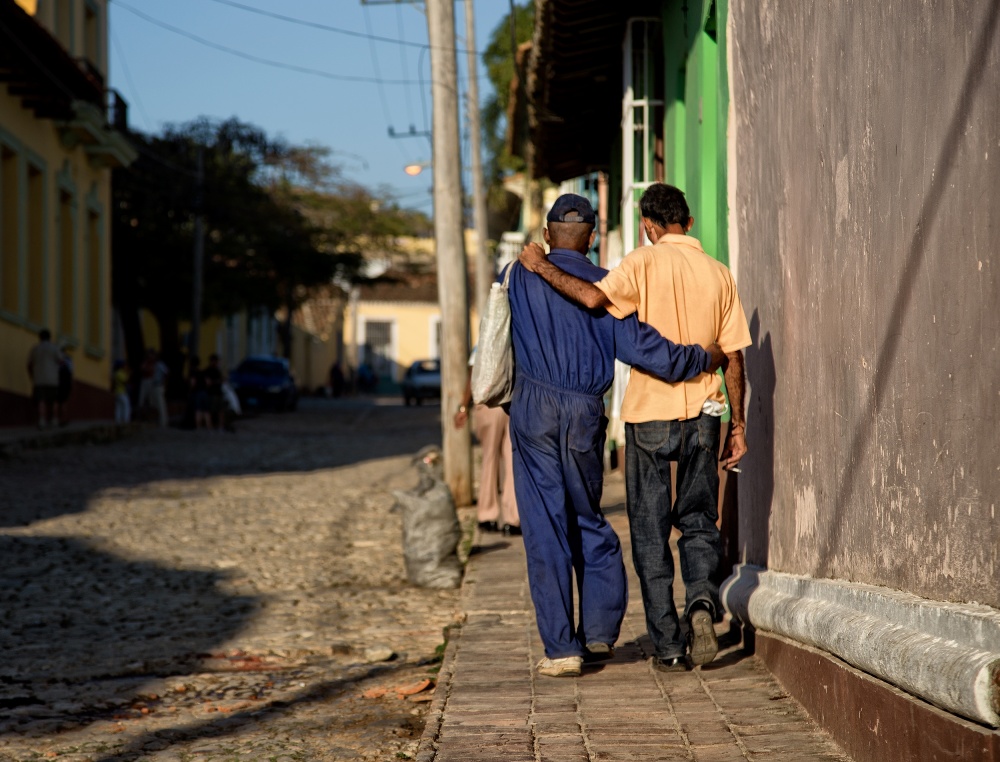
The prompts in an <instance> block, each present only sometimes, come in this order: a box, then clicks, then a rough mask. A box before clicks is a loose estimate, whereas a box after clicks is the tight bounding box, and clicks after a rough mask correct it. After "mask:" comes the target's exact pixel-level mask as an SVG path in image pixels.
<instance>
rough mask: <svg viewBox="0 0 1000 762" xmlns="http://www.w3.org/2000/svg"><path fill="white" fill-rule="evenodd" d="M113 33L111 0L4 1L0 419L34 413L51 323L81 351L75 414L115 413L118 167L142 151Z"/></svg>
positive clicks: (0, 0)
mask: <svg viewBox="0 0 1000 762" xmlns="http://www.w3.org/2000/svg"><path fill="white" fill-rule="evenodd" d="M107 31H108V20H107V2H106V0H46V1H42V0H37V1H36V0H16V1H15V0H0V73H2V81H3V85H2V86H0V425H15V424H22V423H28V422H31V421H33V420H34V415H33V412H32V404H31V401H30V395H31V382H30V379H29V378H28V374H27V371H26V362H27V355H28V351H29V350H30V348H31V346H32V345H33V344H34V343H35V342H36V341H37V334H38V332H39V330H41V329H42V328H48V329H49V330H50V331H51V332H52V335H53V339H54V340H55V341H57V342H60V343H62V344H64V345H65V346H67V347H69V348H71V351H72V355H73V362H74V369H75V376H76V385H75V388H74V391H73V396H72V397H71V399H70V411H71V415H72V416H74V417H84V418H96V417H110V416H111V405H112V400H111V395H110V393H109V391H108V386H109V376H110V368H111V360H112V358H111V356H110V355H111V335H110V334H111V330H110V325H111V257H110V252H109V245H110V234H109V233H110V211H111V169H112V168H114V167H118V166H125V165H127V164H129V163H130V162H131V161H133V160H134V159H135V156H136V153H135V150H134V149H133V148H132V147H131V146H130V144H129V143H128V142H127V141H126V139H125V137H124V136H123V134H122V133H123V132H124V130H125V128H126V106H125V103H124V101H123V100H122V99H121V98H120V97H119V96H118V95H117V94H116V93H114V92H113V91H109V90H108V89H107V87H106V85H105V81H106V76H107V69H108V67H107V61H108V52H107V51H108V44H107V43H108V34H107Z"/></svg>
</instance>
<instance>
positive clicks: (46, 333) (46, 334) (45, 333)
mask: <svg viewBox="0 0 1000 762" xmlns="http://www.w3.org/2000/svg"><path fill="white" fill-rule="evenodd" d="M38 338H39V339H40V340H41V341H48V340H49V339H51V338H52V332H51V331H50V330H49V329H48V328H43V329H42V330H40V331H39V332H38Z"/></svg>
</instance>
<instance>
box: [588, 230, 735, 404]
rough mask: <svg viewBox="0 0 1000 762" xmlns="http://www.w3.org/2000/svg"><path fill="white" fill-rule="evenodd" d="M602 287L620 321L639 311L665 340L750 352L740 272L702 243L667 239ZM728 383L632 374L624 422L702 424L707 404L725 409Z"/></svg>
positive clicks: (635, 255) (706, 376) (635, 256)
mask: <svg viewBox="0 0 1000 762" xmlns="http://www.w3.org/2000/svg"><path fill="white" fill-rule="evenodd" d="M594 285H596V286H597V287H598V288H599V289H601V291H603V292H604V293H605V294H606V295H607V297H608V299H609V300H610V301H611V305H610V306H609V307H608V312H610V313H611V314H612V315H614V316H615V317H616V318H623V317H625V316H627V315H631V314H632V313H633V312H636V313H638V317H639V320H641V321H642V322H644V323H649V324H650V325H651V326H653V327H654V328H655V329H656V330H658V331H659V332H660V333H661V334H663V335H664V336H666V337H667V338H668V339H670V340H671V341H674V342H676V343H678V344H701V345H702V346H708V345H709V344H711V343H712V342H718V343H719V346H721V347H722V350H723V351H724V352H735V351H736V350H738V349H743V348H744V347H747V346H750V343H751V340H750V328H749V327H748V326H747V319H746V315H744V314H743V305H742V304H741V303H740V295H739V294H738V293H737V292H736V282H735V281H734V280H733V274H732V273H731V272H730V271H729V268H728V267H726V266H725V265H724V264H722V263H721V262H718V261H717V260H715V259H712V258H711V257H710V256H708V254H706V253H705V251H704V250H703V249H702V248H701V243H700V242H699V241H698V239H697V238H692V237H691V236H688V235H673V234H667V235H664V236H663V237H662V238H660V240H659V241H658V242H657V243H656V244H654V245H652V246H642V247H640V248H638V249H636V250H635V251H633V252H632V253H631V254H629V255H628V256H626V257H625V259H623V260H622V262H621V264H620V265H618V267H616V268H615V269H614V270H611V271H610V272H609V273H608V274H607V275H606V276H605V277H604V279H603V280H600V281H598V282H597V283H596V284H594ZM725 399H726V398H725V396H724V395H723V393H722V378H721V376H719V374H718V373H702V374H701V375H700V376H696V377H695V378H693V379H691V380H690V381H681V382H679V383H676V384H671V383H667V382H666V381H661V380H660V379H659V378H657V377H656V376H652V375H650V374H648V373H646V372H644V371H641V370H639V369H638V368H632V374H631V376H630V378H629V382H628V388H627V389H626V390H625V400H624V402H623V403H622V413H621V415H622V420H623V421H624V422H625V423H644V422H646V421H678V420H684V419H687V418H697V417H698V416H699V415H700V414H701V411H702V406H703V405H704V404H705V402H706V401H707V400H713V401H715V402H718V403H719V404H725Z"/></svg>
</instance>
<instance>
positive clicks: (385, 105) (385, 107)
mask: <svg viewBox="0 0 1000 762" xmlns="http://www.w3.org/2000/svg"><path fill="white" fill-rule="evenodd" d="M361 12H362V13H363V14H364V17H365V28H366V29H367V30H368V31H369V32H370V31H371V17H370V16H369V15H368V6H367V5H364V6H362V11H361ZM368 50H369V52H370V53H371V57H372V68H373V69H375V76H376V77H377V78H379V79H381V78H382V72H381V71H380V70H379V65H378V54H377V53H376V52H375V42H374V41H373V40H372V39H371V37H369V38H368ZM377 87H378V98H379V101H381V103H382V115H383V116H384V117H385V123H386V125H387V126H390V129H391V125H392V115H391V114H390V113H389V102H388V101H387V100H386V97H385V87H384V86H383V85H382V84H379V85H378V86H377ZM396 145H397V147H398V148H399V155H400V156H402V157H403V158H404V159H405V160H406V161H407V162H409V161H410V157H409V156H408V155H407V153H406V151H405V150H404V149H403V146H402V144H400V143H397V144H396Z"/></svg>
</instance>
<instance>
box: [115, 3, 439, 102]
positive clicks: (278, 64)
mask: <svg viewBox="0 0 1000 762" xmlns="http://www.w3.org/2000/svg"><path fill="white" fill-rule="evenodd" d="M114 2H115V5H117V6H118V7H119V8H122V9H124V10H126V11H128V12H129V13H132V14H134V15H136V16H138V17H139V18H141V19H143V20H144V21H147V22H149V23H150V24H153V25H154V26H158V27H161V28H162V29H166V30H167V31H170V32H173V33H174V34H178V35H180V36H181V37H186V38H188V39H189V40H194V41H195V42H197V43H200V44H202V45H205V46H206V47H209V48H213V49H215V50H219V51H222V52H223V53H228V54H230V55H233V56H237V57H238V58H244V59H246V60H248V61H253V62H254V63H259V64H264V65H265V66H273V67H275V68H278V69H286V70H288V71H295V72H298V73H300V74H312V75H313V76H316V77H323V78H324V79H332V80H336V81H338V82H367V83H380V84H384V85H426V84H429V83H428V82H426V81H425V80H422V79H377V78H375V77H360V76H353V75H349V74H334V73H333V72H329V71H324V70H322V69H312V68H310V67H308V66H297V65H295V64H289V63H285V62H284V61H275V60H273V59H270V58H262V57H261V56H256V55H253V54H252V53H247V52H245V51H243V50H237V49H236V48H231V47H229V46H227V45H220V44H219V43H217V42H212V41H211V40H206V39H205V38H204V37H199V36H198V35H196V34H193V33H192V32H188V31H187V30H184V29H180V28H179V27H176V26H173V25H172V24H168V23H166V22H164V21H160V20H159V19H156V18H153V17H152V16H149V15H148V14H146V13H143V12H142V11H140V10H138V9H137V8H133V7H132V6H131V5H127V4H126V3H123V2H121V0H114Z"/></svg>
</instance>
